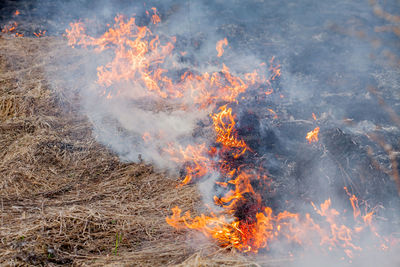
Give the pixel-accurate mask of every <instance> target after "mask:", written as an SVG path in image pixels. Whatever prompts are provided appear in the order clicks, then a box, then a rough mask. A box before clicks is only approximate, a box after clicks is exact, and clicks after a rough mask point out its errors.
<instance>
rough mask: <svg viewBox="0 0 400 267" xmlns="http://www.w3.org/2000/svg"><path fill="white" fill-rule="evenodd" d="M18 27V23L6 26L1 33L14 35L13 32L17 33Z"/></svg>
mask: <svg viewBox="0 0 400 267" xmlns="http://www.w3.org/2000/svg"><path fill="white" fill-rule="evenodd" d="M17 26H18V23H17V22H11V23H9V24H8V25H5V26H4V27H3V29H1V32H2V33H12V32H15V31H16V30H17Z"/></svg>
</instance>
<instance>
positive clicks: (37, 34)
mask: <svg viewBox="0 0 400 267" xmlns="http://www.w3.org/2000/svg"><path fill="white" fill-rule="evenodd" d="M33 35H35V36H36V37H37V38H40V37H43V36H45V35H46V31H42V30H40V31H38V32H34V33H33Z"/></svg>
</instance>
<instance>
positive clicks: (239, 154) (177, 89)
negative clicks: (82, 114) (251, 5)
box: [65, 8, 387, 258]
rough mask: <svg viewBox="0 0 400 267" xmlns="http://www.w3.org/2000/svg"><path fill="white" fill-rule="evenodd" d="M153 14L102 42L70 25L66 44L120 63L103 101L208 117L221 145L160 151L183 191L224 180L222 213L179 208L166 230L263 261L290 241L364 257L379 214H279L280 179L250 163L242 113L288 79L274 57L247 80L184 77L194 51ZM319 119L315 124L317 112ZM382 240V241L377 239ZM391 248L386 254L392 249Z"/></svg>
mask: <svg viewBox="0 0 400 267" xmlns="http://www.w3.org/2000/svg"><path fill="white" fill-rule="evenodd" d="M151 13H152V15H150V12H147V15H148V16H149V17H150V21H151V23H150V24H149V25H150V26H149V27H146V26H138V25H136V23H135V18H126V17H124V16H123V15H118V16H117V17H116V18H115V23H114V25H112V26H111V27H110V28H109V29H108V30H107V31H106V32H105V33H104V34H102V35H101V36H99V37H93V36H90V35H88V34H86V30H85V27H86V26H85V24H84V23H82V22H75V23H71V24H70V28H69V29H67V30H66V35H65V36H66V37H67V39H68V44H69V45H70V46H72V47H75V46H81V47H83V48H92V49H93V51H94V52H95V53H104V52H107V53H108V54H109V55H111V58H112V59H111V60H110V61H109V62H108V63H106V64H104V65H102V66H99V67H98V68H97V86H98V87H99V95H101V96H104V97H105V98H107V99H110V101H112V99H113V98H114V97H125V96H126V95H132V94H133V95H135V96H140V97H145V96H151V97H154V98H156V99H158V100H162V101H171V102H172V101H173V103H174V106H175V107H176V108H177V109H181V111H185V110H188V109H192V110H195V111H202V112H207V113H208V114H209V126H210V127H209V128H210V131H212V133H211V135H210V136H214V140H211V141H210V142H209V143H199V144H188V145H186V146H180V145H177V144H174V143H170V144H169V145H168V146H167V147H162V148H161V149H160V150H162V152H163V154H165V155H166V157H167V158H168V159H169V160H171V161H172V162H175V163H177V164H178V165H179V166H183V168H184V172H185V174H184V178H183V181H182V182H181V185H186V184H189V183H192V182H194V181H197V180H199V179H202V178H205V177H208V176H211V175H217V176H218V177H219V179H218V181H217V182H216V186H217V187H218V188H219V189H220V190H218V192H219V193H218V194H219V195H215V196H214V197H213V201H214V204H215V206H217V207H218V208H216V210H213V208H212V207H211V208H210V209H211V211H210V213H209V214H208V215H206V214H201V215H199V216H194V217H193V216H191V214H190V213H189V212H185V213H183V214H182V210H181V209H180V208H179V207H175V208H173V209H172V215H171V216H170V217H167V218H166V222H167V223H168V224H169V225H171V226H172V227H174V228H176V229H179V230H183V229H190V230H195V231H199V232H201V233H202V234H204V235H205V236H207V237H209V238H211V239H212V240H215V241H216V242H217V243H218V244H219V245H220V246H222V247H229V248H233V249H237V250H239V251H242V252H251V253H257V252H258V251H259V250H261V249H265V250H268V249H269V248H270V245H271V244H272V243H273V242H275V241H284V242H287V243H291V244H296V245H300V246H304V247H306V246H310V245H314V246H317V247H318V246H320V247H321V249H322V250H325V251H330V250H335V249H340V250H341V251H343V253H344V254H345V255H346V257H348V258H351V257H353V255H354V254H356V253H359V252H360V251H361V247H360V246H359V245H357V242H358V241H359V236H358V234H359V233H361V232H363V231H366V230H367V229H370V230H371V231H372V232H373V233H377V230H376V228H375V226H374V216H373V215H374V213H373V212H372V211H370V210H365V211H361V210H360V205H359V202H358V199H357V197H356V196H355V195H354V194H351V195H349V201H350V205H351V206H352V208H353V219H354V221H353V223H351V224H348V223H347V222H346V221H345V220H344V219H343V218H344V216H342V215H341V213H340V212H339V211H338V210H337V209H335V208H333V207H332V203H331V200H330V199H327V200H326V201H325V202H323V203H322V204H320V205H319V206H317V205H315V204H314V203H312V202H311V203H310V208H311V207H312V208H313V212H312V213H305V214H300V213H294V212H290V211H288V210H283V211H280V212H277V211H274V210H273V208H272V207H270V206H269V205H267V202H266V201H265V199H263V196H264V194H265V193H266V192H270V185H271V183H272V180H271V178H270V177H269V174H268V172H267V171H266V170H264V169H263V168H261V167H256V166H253V165H252V164H250V163H248V162H249V161H250V159H253V158H252V157H255V155H256V152H254V151H253V149H254V148H253V149H252V148H250V147H249V145H248V144H246V142H245V141H244V139H243V138H242V137H241V136H240V135H239V132H240V131H239V130H237V129H236V128H235V127H236V126H237V117H236V115H235V113H234V110H235V106H237V105H240V101H241V100H242V99H245V95H244V94H245V93H246V92H248V91H250V90H251V93H252V94H253V92H254V94H255V95H257V96H260V97H263V98H267V97H269V96H270V95H272V94H274V93H275V90H274V89H273V87H274V86H273V84H274V81H275V80H277V79H278V78H279V77H280V75H281V66H280V64H279V63H276V61H275V58H271V60H270V62H269V67H268V68H267V67H266V65H267V64H266V63H262V64H260V65H259V66H258V67H257V68H255V69H254V70H253V71H250V72H248V73H242V74H238V73H234V72H233V71H231V70H230V69H229V68H228V67H227V66H226V65H225V64H222V66H219V71H215V72H203V73H201V72H200V71H198V70H186V69H185V72H183V71H182V72H179V71H176V69H175V65H174V64H171V61H173V57H174V55H181V56H185V55H187V53H188V52H186V51H176V48H175V43H176V37H174V36H173V37H168V36H160V35H158V34H157V31H156V29H155V28H154V27H156V25H157V24H159V23H161V19H160V16H159V14H158V12H157V9H155V8H151ZM227 45H228V41H227V39H226V38H224V39H223V40H220V41H218V43H217V44H216V50H217V52H218V54H217V56H218V57H221V56H222V55H223V53H224V47H226V46H227ZM171 65H172V67H171ZM216 69H217V68H216ZM178 70H180V69H178ZM176 73H179V75H176ZM172 77H175V78H172ZM176 77H179V78H176ZM278 96H280V97H281V98H283V97H284V96H283V95H282V94H280V95H279V94H278ZM266 110H267V111H268V112H269V114H271V116H268V117H272V118H273V119H278V115H277V113H276V112H275V111H274V110H272V109H270V108H268V109H266ZM313 118H314V120H316V116H315V114H314V113H313ZM319 129H320V128H319V127H316V128H315V129H314V130H313V131H311V132H309V133H307V136H306V139H307V140H308V141H309V142H310V143H311V142H317V141H318V133H319ZM149 132H151V129H143V136H142V139H143V140H144V142H146V143H148V142H152V141H153V140H154V139H157V138H156V137H155V136H151V135H150V133H149ZM139 138H140V136H139ZM249 144H250V143H249ZM254 150H255V149H254ZM349 225H350V226H349ZM375 237H376V238H377V239H382V238H381V237H380V236H379V235H378V234H375ZM382 244H383V245H382V247H385V246H386V247H387V242H386V241H382ZM288 253H289V254H290V255H291V253H292V252H290V251H289V252H288Z"/></svg>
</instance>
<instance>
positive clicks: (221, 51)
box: [216, 38, 228, 57]
mask: <svg viewBox="0 0 400 267" xmlns="http://www.w3.org/2000/svg"><path fill="white" fill-rule="evenodd" d="M227 45H228V39H226V38H224V39H222V40H219V41H218V42H217V46H216V49H217V52H218V55H217V57H221V56H222V55H223V54H224V46H227Z"/></svg>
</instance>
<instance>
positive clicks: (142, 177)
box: [0, 37, 248, 266]
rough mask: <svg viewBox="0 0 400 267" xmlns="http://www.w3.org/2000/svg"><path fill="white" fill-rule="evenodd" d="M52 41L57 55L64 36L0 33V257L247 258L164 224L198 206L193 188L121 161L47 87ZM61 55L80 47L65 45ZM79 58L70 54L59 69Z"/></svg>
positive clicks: (92, 261)
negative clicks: (195, 242)
mask: <svg viewBox="0 0 400 267" xmlns="http://www.w3.org/2000/svg"><path fill="white" fill-rule="evenodd" d="M50 47H51V48H52V50H54V51H55V52H54V53H55V54H56V53H57V48H58V47H59V48H60V49H61V48H62V49H65V42H64V41H62V40H60V39H57V38H50V37H47V38H41V39H32V38H8V37H1V38H0V51H1V54H0V69H1V80H0V114H1V117H0V135H1V137H0V147H1V149H0V151H1V152H0V153H1V154H0V155H1V161H0V173H1V176H2V179H1V181H0V196H1V198H0V205H1V218H0V240H1V242H0V259H1V260H0V263H1V264H2V265H20V264H29V265H48V264H75V265H82V264H87V265H104V264H112V265H114V264H122V265H124V264H132V263H133V262H134V263H135V264H138V265H140V266H145V265H148V266H156V265H168V264H178V263H180V262H184V261H185V260H186V261H185V262H184V263H183V265H192V266H194V265H198V264H200V263H201V264H205V265H206V264H207V265H219V266H220V265H224V264H226V265H231V264H232V263H239V262H240V263H244V262H246V261H248V260H245V259H242V260H240V259H239V261H238V262H233V261H232V257H229V258H230V259H229V260H227V259H226V261H225V260H224V259H223V258H221V257H227V256H226V255H225V254H224V256H221V255H220V254H221V253H215V249H213V250H212V251H213V253H214V255H212V256H207V257H206V258H205V256H204V255H208V253H207V251H209V252H210V251H211V248H212V245H210V244H208V243H205V244H204V245H203V246H199V247H198V248H196V250H195V249H192V248H190V246H188V244H187V243H186V242H185V240H186V237H184V234H182V233H177V232H175V231H171V228H170V226H169V225H167V224H166V223H165V217H166V216H168V215H169V213H170V209H171V208H172V207H173V206H175V205H179V206H185V207H186V208H188V209H194V208H193V207H195V206H198V205H199V196H198V194H197V191H196V189H195V187H193V186H187V187H185V188H176V186H177V185H178V182H177V181H176V180H175V179H171V178H168V176H167V175H165V174H162V173H158V172H155V171H154V170H153V168H152V167H151V166H149V165H146V164H127V163H121V162H120V161H119V160H118V158H117V156H116V155H114V154H113V153H111V152H110V151H109V150H108V149H107V148H105V147H104V146H102V145H100V144H98V143H96V141H95V140H94V139H93V137H92V132H91V124H90V123H89V122H88V121H87V119H86V118H85V117H83V116H82V115H80V114H79V113H78V111H77V108H76V104H77V103H78V99H77V98H76V97H75V98H74V94H75V93H76V91H73V90H72V91H68V92H67V93H66V92H65V88H63V87H62V83H61V82H60V83H58V84H57V82H56V83H55V84H56V85H55V86H53V87H52V88H54V89H53V90H51V89H50V87H49V85H48V82H47V81H46V77H45V74H44V72H43V64H51V61H52V60H54V54H48V53H47V52H48V48H50ZM74 53H75V54H74ZM69 56H72V57H74V59H77V58H78V57H79V56H80V55H79V52H78V51H72V50H71V55H69ZM77 65H79V62H78V63H77V62H75V61H70V63H69V64H66V65H65V68H70V69H74V68H76V66H77ZM57 71H59V70H57ZM57 90H60V91H59V92H57ZM61 90H63V91H62V92H61ZM77 90H78V89H77ZM66 94H70V95H68V96H67V95H66ZM74 101H76V102H74ZM116 239H119V240H120V242H119V243H118V245H116ZM196 251H197V252H196ZM199 251H203V252H199ZM196 253H197V254H196ZM190 255H193V256H191V257H189V256H190ZM213 259H215V261H214V260H213Z"/></svg>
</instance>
